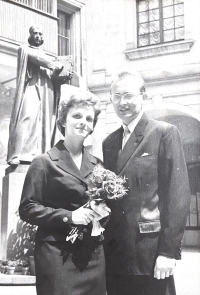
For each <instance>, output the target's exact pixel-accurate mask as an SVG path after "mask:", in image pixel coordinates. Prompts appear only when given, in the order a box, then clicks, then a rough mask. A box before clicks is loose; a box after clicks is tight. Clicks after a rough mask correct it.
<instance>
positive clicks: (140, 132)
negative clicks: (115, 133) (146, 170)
mask: <svg viewBox="0 0 200 295" xmlns="http://www.w3.org/2000/svg"><path fill="white" fill-rule="evenodd" d="M148 121H149V120H148V118H147V116H146V115H145V114H143V116H142V118H141V119H140V121H139V122H138V124H137V126H136V127H135V130H134V132H132V134H131V136H130V137H129V139H128V141H127V143H126V144H125V146H124V148H123V150H122V152H121V153H120V156H119V157H118V161H117V164H116V173H117V174H119V173H120V171H121V170H122V169H123V167H124V166H125V165H126V163H127V162H128V160H129V159H130V157H131V156H132V155H133V154H134V152H135V151H136V149H137V148H138V146H139V144H140V142H141V141H142V139H143V137H144V131H145V128H146V125H147V123H148Z"/></svg>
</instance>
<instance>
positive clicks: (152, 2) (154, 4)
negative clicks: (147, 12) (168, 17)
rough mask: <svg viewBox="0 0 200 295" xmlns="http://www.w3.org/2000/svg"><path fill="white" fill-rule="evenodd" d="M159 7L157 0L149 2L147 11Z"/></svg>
mask: <svg viewBox="0 0 200 295" xmlns="http://www.w3.org/2000/svg"><path fill="white" fill-rule="evenodd" d="M158 7H159V0H149V9H154V8H158Z"/></svg>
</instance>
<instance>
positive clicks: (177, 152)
mask: <svg viewBox="0 0 200 295" xmlns="http://www.w3.org/2000/svg"><path fill="white" fill-rule="evenodd" d="M158 167H159V168H158V169H159V171H158V175H159V181H158V183H159V187H158V193H159V196H160V199H161V204H162V208H161V217H160V218H161V233H160V241H159V246H158V255H165V256H168V257H173V258H175V259H180V256H181V240H182V237H183V233H184V227H185V224H186V219H187V214H188V211H189V202H190V189H189V181H188V173H187V167H186V163H185V159H184V153H183V148H182V143H181V139H180V136H179V132H178V130H177V128H176V127H175V126H170V128H169V130H168V131H167V133H166V134H165V135H164V136H163V137H162V140H161V143H160V150H159V159H158Z"/></svg>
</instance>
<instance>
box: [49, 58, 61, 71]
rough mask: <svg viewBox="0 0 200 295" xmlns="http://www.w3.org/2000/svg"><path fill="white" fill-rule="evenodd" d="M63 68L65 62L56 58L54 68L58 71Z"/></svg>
mask: <svg viewBox="0 0 200 295" xmlns="http://www.w3.org/2000/svg"><path fill="white" fill-rule="evenodd" d="M62 69H63V64H62V63H61V62H60V61H59V60H56V61H55V62H54V64H53V67H52V70H53V71H56V72H61V71H62Z"/></svg>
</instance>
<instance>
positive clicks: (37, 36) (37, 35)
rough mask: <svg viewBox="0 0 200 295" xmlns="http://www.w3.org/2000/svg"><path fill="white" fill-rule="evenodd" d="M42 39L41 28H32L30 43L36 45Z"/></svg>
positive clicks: (40, 42)
mask: <svg viewBox="0 0 200 295" xmlns="http://www.w3.org/2000/svg"><path fill="white" fill-rule="evenodd" d="M42 41H43V33H42V31H41V29H39V28H34V29H33V31H32V32H31V43H32V44H33V45H34V46H36V47H38V46H40V45H41V44H42Z"/></svg>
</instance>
